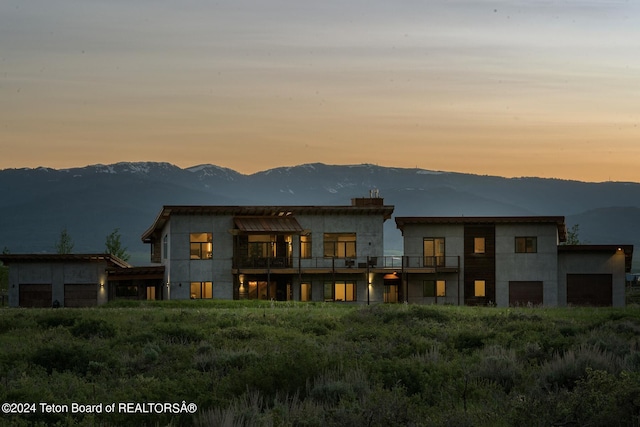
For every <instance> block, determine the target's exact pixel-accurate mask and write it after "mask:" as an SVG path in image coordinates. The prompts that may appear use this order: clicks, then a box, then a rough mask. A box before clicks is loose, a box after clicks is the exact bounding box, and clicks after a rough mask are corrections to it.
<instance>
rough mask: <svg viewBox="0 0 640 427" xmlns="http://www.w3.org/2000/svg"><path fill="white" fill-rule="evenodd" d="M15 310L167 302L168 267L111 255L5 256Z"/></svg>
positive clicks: (2, 256) (10, 293)
mask: <svg viewBox="0 0 640 427" xmlns="http://www.w3.org/2000/svg"><path fill="white" fill-rule="evenodd" d="M0 261H2V262H3V263H4V264H6V265H7V266H9V306H11V307H94V306H97V305H100V304H104V303H105V302H107V301H109V300H113V299H119V298H123V299H127V298H135V299H147V298H148V299H155V298H156V297H158V299H161V297H162V295H161V292H162V289H163V287H162V278H163V271H164V269H163V268H162V267H132V266H131V265H129V264H128V263H126V262H124V261H122V260H121V259H119V258H117V257H115V256H113V255H109V254H3V255H0Z"/></svg>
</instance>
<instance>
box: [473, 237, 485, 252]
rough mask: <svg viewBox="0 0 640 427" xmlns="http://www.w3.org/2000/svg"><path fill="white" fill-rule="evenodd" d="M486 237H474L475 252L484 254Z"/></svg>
mask: <svg viewBox="0 0 640 427" xmlns="http://www.w3.org/2000/svg"><path fill="white" fill-rule="evenodd" d="M484 244H485V241H484V237H474V238H473V253H474V254H483V253H484Z"/></svg>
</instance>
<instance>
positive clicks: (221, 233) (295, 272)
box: [142, 197, 398, 302]
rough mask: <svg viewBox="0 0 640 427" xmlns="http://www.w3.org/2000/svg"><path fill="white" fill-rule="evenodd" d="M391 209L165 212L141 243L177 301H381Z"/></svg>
mask: <svg viewBox="0 0 640 427" xmlns="http://www.w3.org/2000/svg"><path fill="white" fill-rule="evenodd" d="M393 209H394V208H393V206H385V205H384V203H383V199H382V198H379V197H369V198H356V199H352V204H351V205H348V206H164V207H163V208H162V210H161V211H160V213H159V215H158V217H157V218H156V220H155V221H154V223H153V224H152V225H151V227H150V228H149V229H148V230H147V231H146V232H145V233H144V234H143V236H142V240H143V241H144V242H145V243H149V244H150V247H151V260H152V262H154V263H160V264H161V265H163V266H164V268H165V272H164V275H165V276H164V282H165V284H166V286H167V294H166V295H167V297H169V298H171V299H211V298H216V299H266V300H271V299H273V300H278V301H288V300H296V301H341V302H371V301H380V302H381V301H383V299H384V295H383V293H382V290H383V285H384V283H385V274H387V273H388V271H387V270H386V269H385V268H384V267H385V266H384V265H382V263H383V254H384V248H383V223H384V222H385V221H386V220H388V219H390V218H391V214H392V213H393ZM394 279H395V277H394ZM392 282H393V283H390V282H389V283H390V284H389V285H388V286H396V287H397V285H398V283H397V282H396V281H395V280H393V281H392ZM391 293H393V294H394V295H395V294H396V292H393V291H392V292H391ZM389 300H390V301H395V300H397V297H395V296H393V297H389Z"/></svg>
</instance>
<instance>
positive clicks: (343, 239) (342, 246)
mask: <svg viewBox="0 0 640 427" xmlns="http://www.w3.org/2000/svg"><path fill="white" fill-rule="evenodd" d="M347 239H348V240H347ZM356 242H357V235H356V233H355V232H353V233H351V232H348V233H324V236H323V246H324V250H323V255H324V257H325V258H339V259H343V258H357V246H356Z"/></svg>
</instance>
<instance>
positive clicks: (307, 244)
mask: <svg viewBox="0 0 640 427" xmlns="http://www.w3.org/2000/svg"><path fill="white" fill-rule="evenodd" d="M311 256H312V255H311V234H309V235H307V236H300V258H306V259H308V258H311Z"/></svg>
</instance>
